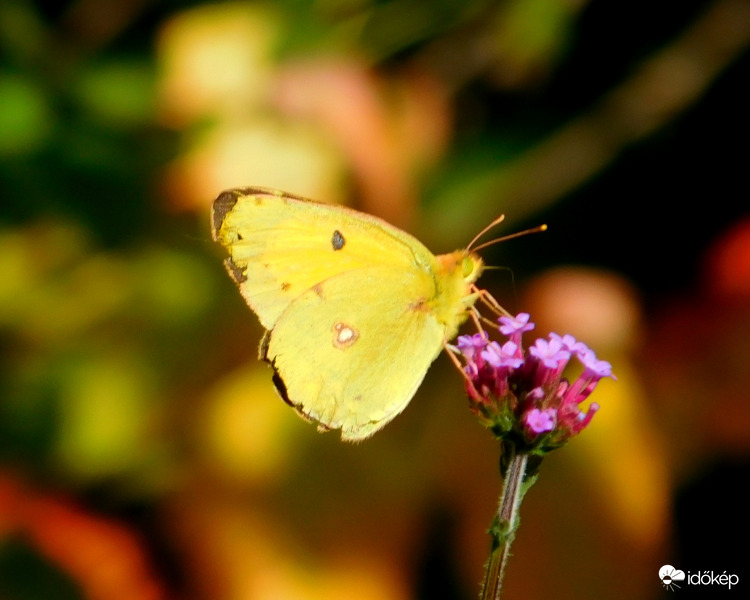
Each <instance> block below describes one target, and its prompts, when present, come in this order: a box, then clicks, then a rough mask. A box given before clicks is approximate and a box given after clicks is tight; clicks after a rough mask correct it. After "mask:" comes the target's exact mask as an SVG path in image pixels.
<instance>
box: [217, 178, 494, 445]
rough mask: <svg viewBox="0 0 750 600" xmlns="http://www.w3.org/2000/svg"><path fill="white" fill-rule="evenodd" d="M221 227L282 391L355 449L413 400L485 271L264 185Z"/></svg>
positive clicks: (460, 255)
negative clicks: (355, 446) (433, 252)
mask: <svg viewBox="0 0 750 600" xmlns="http://www.w3.org/2000/svg"><path fill="white" fill-rule="evenodd" d="M212 224H213V235H214V239H216V240H217V241H218V242H220V243H221V245H222V246H224V247H225V249H226V250H227V252H228V253H229V257H228V258H227V259H226V265H227V270H228V272H229V274H230V276H231V277H232V278H233V279H234V281H235V282H236V283H237V284H238V286H239V288H240V292H241V293H242V295H243V297H244V298H245V300H246V302H247V303H248V305H249V306H250V308H251V309H252V310H253V311H254V312H255V313H256V314H257V315H258V318H259V319H260V322H261V324H262V325H263V327H264V328H265V329H266V330H267V331H266V334H265V336H264V338H263V340H262V342H261V347H260V357H261V358H262V359H263V360H266V361H267V362H269V363H270V364H271V365H272V366H273V368H274V371H275V374H274V383H275V385H276V388H277V390H278V391H279V393H280V395H281V396H282V397H283V398H284V400H285V401H286V402H288V403H289V404H290V405H292V406H294V407H295V408H296V410H297V411H298V412H299V413H300V415H302V416H303V417H305V418H307V419H310V420H314V421H317V422H318V423H319V427H320V428H321V429H340V430H341V436H342V438H343V439H345V440H350V441H353V440H360V439H364V438H366V437H369V436H370V435H372V434H373V433H374V432H375V431H377V430H378V429H380V428H381V427H383V426H384V425H385V424H386V423H387V422H389V421H390V420H391V419H393V418H394V417H395V416H396V415H397V414H399V413H400V412H401V411H402V410H403V409H404V408H405V406H406V405H407V404H408V403H409V401H410V400H411V398H412V397H413V395H414V393H415V392H416V390H417V388H418V386H419V384H420V383H421V381H422V379H423V378H424V375H425V373H426V371H427V369H428V367H429V366H430V364H431V363H432V362H433V360H434V359H435V358H436V357H437V355H438V354H439V353H440V350H441V349H442V348H443V346H444V343H445V342H447V341H448V340H450V339H452V338H453V337H455V335H456V333H457V332H458V328H459V326H460V325H461V323H463V321H465V320H466V318H467V316H468V311H469V309H470V307H471V306H472V305H473V303H474V301H475V299H476V294H475V293H474V291H473V290H474V288H473V284H474V281H476V279H477V278H478V277H479V275H480V274H481V272H482V268H483V265H482V261H481V259H480V258H479V257H478V256H476V255H474V254H473V253H471V252H470V251H468V250H458V251H456V252H453V253H450V254H444V255H440V256H435V255H433V254H432V253H431V252H430V251H429V250H428V249H427V248H426V247H425V246H424V245H422V244H421V243H420V242H419V241H418V240H417V239H416V238H414V237H412V236H410V235H409V234H407V233H405V232H403V231H401V230H400V229H398V228H396V227H394V226H392V225H390V224H388V223H386V222H385V221H382V220H380V219H378V218H376V217H373V216H371V215H367V214H364V213H360V212H357V211H354V210H351V209H348V208H344V207H341V206H336V205H330V204H323V203H318V202H314V201H311V200H307V199H304V198H300V197H297V196H293V195H291V194H286V193H284V192H279V191H276V190H269V189H264V188H242V189H234V190H228V191H226V192H224V193H222V194H221V195H219V197H218V198H217V199H216V200H215V201H214V207H213V221H212Z"/></svg>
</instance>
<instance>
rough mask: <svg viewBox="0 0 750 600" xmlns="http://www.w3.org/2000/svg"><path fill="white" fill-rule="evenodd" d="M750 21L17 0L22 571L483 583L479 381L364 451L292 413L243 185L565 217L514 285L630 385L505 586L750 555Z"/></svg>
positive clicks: (436, 383) (507, 247) (278, 591)
mask: <svg viewBox="0 0 750 600" xmlns="http://www.w3.org/2000/svg"><path fill="white" fill-rule="evenodd" d="M749 45H750V4H748V3H747V2H746V1H744V0H710V1H697V0H695V1H694V0H680V1H677V0H665V1H663V2H659V3H654V2H646V1H644V0H629V1H628V2H624V1H613V0H607V1H605V0H591V1H588V2H586V1H585V0H504V1H489V0H469V1H465V0H437V1H435V0H380V1H376V0H317V1H308V2H303V1H300V0H280V1H277V2H250V1H247V2H241V1H240V2H190V1H187V0H171V1H169V2H164V1H162V2H157V1H153V0H151V1H150V0H113V1H110V2H100V1H97V0H73V1H62V2H52V1H32V0H5V1H4V2H2V3H1V4H0V205H1V206H2V210H1V211H0V361H1V362H0V598H2V600H27V599H29V600H30V599H37V598H38V599H44V600H73V599H96V600H98V599H107V600H126V599H133V600H135V599H139V600H162V599H183V598H184V599H188V600H205V599H211V600H323V599H326V600H327V599H330V600H338V599H342V600H343V599H350V598H357V599H364V600H369V599H373V600H375V599H388V600H402V599H403V600H411V599H420V600H421V599H442V598H445V599H449V600H454V599H455V600H459V599H460V600H464V599H470V598H475V597H477V594H478V589H479V587H478V582H479V580H480V578H481V575H482V565H483V563H484V561H485V559H486V557H487V552H488V545H489V538H488V536H487V535H486V529H487V527H488V526H489V524H490V522H491V519H492V515H493V512H494V510H495V507H496V503H497V498H498V495H499V492H500V489H501V481H500V478H499V474H498V469H497V465H498V452H499V449H498V447H497V445H496V444H495V443H494V442H493V440H492V438H491V436H490V435H489V434H488V433H487V432H486V431H484V430H483V429H482V428H481V427H480V426H479V425H478V423H477V422H476V421H475V419H474V417H473V416H472V415H471V414H470V413H469V411H468V410H467V402H466V400H465V397H464V395H463V391H462V384H461V381H460V378H459V377H458V376H457V374H456V373H455V371H454V370H453V369H452V367H451V365H450V362H449V361H448V360H447V358H446V357H444V356H443V357H440V358H439V359H438V360H437V361H436V363H435V364H434V365H433V367H432V368H431V370H430V372H429V373H428V376H427V378H426V380H425V382H424V384H423V386H422V388H421V389H420V391H419V393H418V394H417V396H416V397H415V399H414V400H413V402H412V403H411V404H410V406H409V407H408V409H407V410H406V411H405V412H404V413H403V414H402V415H401V416H400V417H399V418H398V419H396V420H395V421H394V422H393V423H392V424H390V425H388V426H387V427H386V428H385V429H384V430H383V431H381V432H379V433H378V434H377V435H375V436H374V438H372V439H370V440H367V441H365V442H363V443H361V444H358V445H350V444H342V443H341V442H340V441H339V439H338V437H337V435H335V434H327V435H321V434H318V433H317V432H316V431H315V427H314V426H311V425H308V424H305V423H304V422H303V421H302V420H300V419H299V418H298V417H297V416H295V414H294V412H293V411H292V410H291V409H289V408H288V407H287V406H286V405H285V404H284V403H283V402H281V401H280V400H279V399H278V398H277V397H276V395H275V393H274V391H273V388H272V385H271V382H270V378H271V377H270V372H269V370H268V369H267V367H266V366H265V365H264V364H261V363H258V362H257V360H256V347H257V343H258V341H259V339H260V335H261V333H262V332H261V328H260V326H259V324H258V322H257V319H256V318H255V316H254V315H253V314H252V313H251V312H250V311H249V310H248V309H247V307H246V306H245V305H244V302H243V301H242V299H241V297H240V295H239V294H238V293H237V290H236V289H235V286H234V284H233V283H232V282H231V281H230V279H229V278H228V277H227V276H226V274H225V272H224V269H223V266H222V264H221V260H222V252H221V249H220V248H218V247H216V245H215V244H214V243H213V242H212V241H211V239H210V232H209V229H208V215H209V208H210V203H211V201H212V200H213V198H214V197H216V195H217V194H218V193H219V192H220V191H221V190H223V189H225V188H228V187H237V186H244V185H261V186H270V187H277V188H281V189H284V190H287V191H290V192H293V193H296V194H300V195H304V196H308V197H311V198H316V199H321V200H327V201H330V202H337V203H342V204H347V205H351V206H354V207H356V208H359V209H361V210H365V211H367V212H370V213H374V214H377V215H379V216H382V217H384V218H386V219H387V220H389V221H391V222H393V223H394V224H396V225H398V226H400V227H402V228H404V229H406V230H407V231H410V232H412V233H414V234H415V235H417V236H418V237H419V238H420V239H421V240H422V241H423V242H425V243H426V245H427V246H428V247H429V248H431V249H432V250H433V251H434V252H436V253H437V252H446V251H451V250H454V249H456V248H459V247H464V246H465V245H466V244H467V243H468V241H469V240H470V239H471V238H472V237H473V236H474V235H475V234H476V233H477V232H478V231H479V230H480V229H481V228H482V227H483V226H484V225H486V224H487V223H488V222H489V221H490V220H491V219H492V218H493V217H495V216H497V215H498V214H500V213H505V214H506V215H507V219H506V222H505V223H504V224H503V225H502V226H501V227H500V228H499V229H498V230H495V232H494V233H495V234H496V235H500V234H503V233H511V232H513V231H518V230H520V229H522V228H525V227H530V226H534V225H538V224H540V223H547V224H548V226H549V230H548V232H546V233H544V234H539V235H533V236H528V237H525V238H521V239H518V240H513V241H509V242H507V243H504V244H501V245H499V246H496V247H493V248H491V249H488V250H487V251H486V252H484V253H483V254H484V257H485V259H486V262H488V263H490V264H493V265H498V266H500V267H502V268H501V269H498V270H492V271H488V272H487V273H486V274H485V275H484V277H483V279H482V281H481V283H482V285H483V286H486V287H487V288H488V289H489V290H490V291H491V292H492V293H493V294H494V295H495V296H496V297H497V298H498V299H499V300H500V301H501V302H502V303H503V305H504V306H505V307H506V308H508V309H509V310H510V311H511V312H520V311H528V312H531V314H532V318H533V320H534V321H536V323H537V330H536V333H538V334H539V335H544V334H546V332H548V331H550V330H554V331H556V332H558V333H560V334H562V333H566V332H569V333H573V334H575V335H576V336H578V337H579V338H580V339H582V340H584V341H585V342H587V343H588V344H589V345H590V346H591V347H593V348H594V349H595V350H596V351H597V354H598V355H599V356H600V357H601V358H603V359H606V360H609V361H610V362H611V363H612V364H613V367H614V371H615V373H616V375H617V376H618V381H617V382H616V383H615V382H610V381H606V382H604V383H602V384H601V385H600V388H599V389H598V391H597V392H596V394H595V400H596V401H598V402H599V404H601V410H600V412H599V413H598V414H597V415H596V417H595V419H594V421H593V423H592V425H591V427H590V428H589V429H587V430H586V431H585V432H584V433H583V434H582V435H581V436H580V437H578V438H576V439H575V440H573V441H572V442H571V443H570V444H569V445H568V446H567V447H566V448H565V449H563V450H561V451H559V452H557V453H554V454H552V455H551V456H549V457H548V458H547V459H546V461H545V464H544V465H543V466H542V469H541V476H540V479H539V482H538V483H537V484H536V486H535V487H534V488H533V489H532V490H531V491H530V493H529V495H528V496H527V498H526V501H525V503H524V505H523V507H522V511H521V517H522V527H521V529H520V533H519V536H518V538H517V540H516V543H515V544H514V555H513V556H512V558H511V561H510V564H509V572H508V576H507V579H506V585H505V597H507V598H509V599H510V598H525V599H527V600H529V599H541V598H553V597H554V598H561V599H568V598H570V599H572V598H576V599H587V598H592V599H593V598H597V599H598V598H603V597H606V598H613V599H620V598H622V599H625V598H628V599H632V598H646V599H648V598H661V597H664V595H665V594H668V593H669V592H665V591H664V590H663V588H662V586H661V582H660V581H659V579H658V570H659V568H660V567H661V566H662V565H664V564H672V565H674V566H675V567H676V568H679V569H683V570H685V571H688V570H689V571H693V572H696V571H705V570H711V569H713V570H715V571H717V572H721V571H727V572H729V573H738V574H740V577H742V574H743V571H742V570H743V569H745V571H744V573H745V574H748V571H747V567H746V560H745V558H746V553H745V555H744V556H743V554H742V552H744V551H740V553H739V554H738V553H737V551H736V550H734V549H733V548H736V547H737V543H738V541H745V540H747V539H748V520H747V518H746V506H747V501H748V498H747V494H746V492H745V491H744V489H745V488H744V485H743V484H742V482H743V480H746V479H747V476H748V471H749V468H748V465H750V461H749V460H748V457H749V456H750V435H749V434H748V432H749V431H750V398H749V395H750V392H749V391H748V390H750V369H748V368H747V365H748V361H749V360H750V341H748V340H750V211H749V210H748V187H749V186H748V181H747V179H748V171H747V164H748V160H747V158H748V154H747V149H746V146H747V140H748V136H749V135H750V127H749V120H748V116H747V107H748V106H750V93H749V92H748V89H747V80H748V73H749V69H748V67H749V66H750V54H749V53H748V46H749ZM531 339H533V338H531ZM529 341H531V340H529ZM740 547H742V546H740ZM747 585H748V584H747V583H744V587H746V586H747ZM685 591H690V590H682V592H685ZM702 591H703V592H704V594H714V593H716V592H717V591H720V590H716V589H712V590H711V591H710V592H706V591H705V590H702ZM735 592H736V593H741V592H737V591H736V590H735ZM704 597H708V596H706V595H704Z"/></svg>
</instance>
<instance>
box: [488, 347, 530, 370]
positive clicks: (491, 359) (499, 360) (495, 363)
mask: <svg viewBox="0 0 750 600" xmlns="http://www.w3.org/2000/svg"><path fill="white" fill-rule="evenodd" d="M518 350H519V348H518V345H517V344H514V343H513V342H505V343H504V344H503V345H502V346H501V345H500V344H498V343H497V342H490V343H489V344H487V347H486V348H485V349H484V350H483V351H482V358H483V359H484V360H485V361H486V362H487V364H489V365H490V366H492V367H495V368H496V369H499V368H501V367H506V368H509V369H517V368H518V367H520V366H521V365H522V364H523V356H521V355H520V354H519V353H518Z"/></svg>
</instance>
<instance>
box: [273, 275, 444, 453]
mask: <svg viewBox="0 0 750 600" xmlns="http://www.w3.org/2000/svg"><path fill="white" fill-rule="evenodd" d="M434 293H435V286H434V281H433V280H432V278H431V277H429V276H428V275H427V274H425V273H423V272H420V271H419V270H416V269H413V268H412V269H394V268H393V267H392V266H387V267H385V266H369V267H365V268H361V269H357V270H354V271H347V272H345V273H343V274H339V275H337V276H333V277H331V278H329V279H326V280H324V281H321V282H318V283H317V284H315V285H314V286H313V287H311V288H310V289H309V290H307V291H305V292H304V293H303V294H302V295H300V296H299V297H297V298H296V299H295V300H294V301H293V302H292V303H290V304H289V306H288V307H287V309H286V310H285V311H284V312H283V313H282V314H281V315H280V316H279V318H278V320H277V322H276V325H275V326H274V328H273V329H272V331H270V332H269V333H268V334H267V336H266V338H265V339H264V342H263V344H262V346H261V356H262V358H264V359H265V360H267V361H269V362H270V363H271V364H272V365H273V367H274V369H275V371H276V376H275V377H274V381H275V383H276V386H277V388H278V390H279V392H280V394H281V395H282V397H283V398H284V399H285V400H286V401H287V402H288V403H289V404H291V405H292V406H294V407H295V408H296V409H297V410H298V411H299V413H300V414H301V415H302V416H304V417H306V418H309V419H313V420H315V421H318V422H319V423H320V426H321V427H322V428H324V429H341V437H342V439H345V440H349V441H353V440H361V439H364V438H366V437H369V436H370V435H372V434H373V433H375V432H376V431H377V430H378V429H380V428H381V427H383V426H384V425H385V424H386V423H388V422H389V421H390V420H391V419H393V418H394V417H395V416H396V415H397V414H399V413H400V412H401V411H402V410H403V409H404V407H405V406H406V405H407V404H408V403H409V401H410V400H411V398H412V397H413V396H414V393H415V392H416V390H417V388H418V387H419V384H420V383H421V382H422V379H423V378H424V375H425V373H426V371H427V369H428V367H429V366H430V364H431V363H432V361H433V360H434V359H435V357H436V356H437V354H439V352H440V350H441V348H442V341H443V337H444V335H445V326H444V325H441V324H440V323H438V321H437V320H436V319H435V318H434V316H433V314H432V313H431V311H430V310H429V309H428V306H427V304H426V300H427V299H429V298H431V297H432V296H433V295H434Z"/></svg>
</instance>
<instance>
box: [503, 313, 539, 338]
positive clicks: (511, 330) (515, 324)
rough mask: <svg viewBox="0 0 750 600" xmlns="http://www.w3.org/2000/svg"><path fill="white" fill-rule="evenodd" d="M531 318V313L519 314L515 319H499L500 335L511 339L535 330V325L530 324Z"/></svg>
mask: <svg viewBox="0 0 750 600" xmlns="http://www.w3.org/2000/svg"><path fill="white" fill-rule="evenodd" d="M530 318H531V315H529V313H518V314H517V315H516V316H515V317H505V316H503V317H500V318H499V319H498V322H499V323H500V333H502V334H503V335H507V336H509V337H511V336H513V335H516V334H518V335H520V334H522V333H523V332H524V331H531V330H532V329H534V323H529V319H530Z"/></svg>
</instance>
